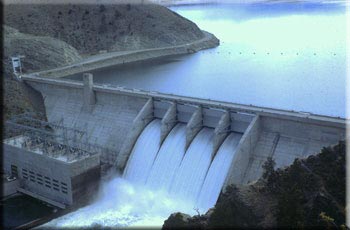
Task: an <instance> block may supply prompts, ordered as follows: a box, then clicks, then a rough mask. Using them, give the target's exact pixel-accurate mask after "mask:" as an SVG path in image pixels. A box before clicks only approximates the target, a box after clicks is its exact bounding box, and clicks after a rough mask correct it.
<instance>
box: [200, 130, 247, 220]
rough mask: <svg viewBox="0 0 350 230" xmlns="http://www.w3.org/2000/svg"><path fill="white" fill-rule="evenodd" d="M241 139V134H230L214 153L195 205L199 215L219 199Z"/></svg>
mask: <svg viewBox="0 0 350 230" xmlns="http://www.w3.org/2000/svg"><path fill="white" fill-rule="evenodd" d="M241 137H242V134H237V133H231V134H230V135H229V136H228V137H227V138H226V139H225V141H224V143H223V144H222V145H221V147H220V148H219V150H218V152H217V153H216V155H215V157H214V160H213V161H212V163H211V165H210V168H209V171H208V173H207V176H206V177H205V181H204V184H203V187H202V189H201V192H200V195H199V197H198V201H197V203H198V206H199V210H200V212H201V213H203V212H206V211H207V210H208V209H209V208H212V207H214V205H215V203H216V201H217V199H218V198H219V195H220V191H221V188H222V186H223V184H224V182H225V178H226V175H227V173H228V170H229V168H230V165H231V162H232V159H233V157H234V155H235V151H236V147H237V145H238V143H239V140H240V139H241Z"/></svg>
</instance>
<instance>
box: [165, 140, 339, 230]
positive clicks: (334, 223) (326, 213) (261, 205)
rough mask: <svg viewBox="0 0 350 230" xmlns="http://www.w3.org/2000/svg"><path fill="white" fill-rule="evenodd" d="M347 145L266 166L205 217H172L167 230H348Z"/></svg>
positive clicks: (230, 190) (230, 191)
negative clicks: (180, 229)
mask: <svg viewBox="0 0 350 230" xmlns="http://www.w3.org/2000/svg"><path fill="white" fill-rule="evenodd" d="M345 151H346V145H345V142H344V141H342V142H339V144H338V145H336V146H333V147H327V148H323V149H322V151H321V152H320V153H319V154H317V155H311V156H309V157H308V158H306V159H302V160H300V159H296V160H295V161H294V163H293V164H292V165H291V166H289V167H287V168H284V169H277V170H274V169H273V166H274V162H273V160H271V159H270V160H268V161H267V162H266V163H265V164H264V167H265V173H264V175H263V177H262V178H261V179H260V180H258V181H257V182H255V183H252V184H248V185H243V186H229V187H228V188H227V190H226V192H225V193H222V194H221V195H220V197H219V200H218V202H217V204H216V205H215V207H214V208H213V209H211V210H209V211H208V212H207V213H206V214H204V215H197V216H193V217H190V216H187V215H185V214H182V213H174V214H172V215H171V216H170V217H169V218H168V219H167V220H166V221H165V222H164V225H163V229H174V228H176V227H196V228H201V229H211V228H217V227H226V228H227V227H239V228H282V227H294V228H309V227H321V228H323V229H326V228H334V227H336V228H343V229H345V172H346V166H345V158H346V154H345Z"/></svg>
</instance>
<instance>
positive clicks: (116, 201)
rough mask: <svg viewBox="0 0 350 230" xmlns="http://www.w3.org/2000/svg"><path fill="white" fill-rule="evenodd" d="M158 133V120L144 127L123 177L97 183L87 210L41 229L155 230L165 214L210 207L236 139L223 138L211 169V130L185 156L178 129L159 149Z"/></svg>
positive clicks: (203, 132)
mask: <svg viewBox="0 0 350 230" xmlns="http://www.w3.org/2000/svg"><path fill="white" fill-rule="evenodd" d="M160 129H161V123H160V121H159V120H154V121H152V122H151V123H150V124H149V125H148V126H146V128H145V129H144V130H143V132H142V133H141V135H140V136H139V138H138V140H137V142H136V144H135V146H134V148H133V150H132V154H131V155H130V158H129V160H128V163H127V167H126V170H125V172H124V175H123V177H120V176H114V178H113V179H111V180H109V181H107V182H103V183H102V184H103V186H102V187H101V188H100V191H99V194H98V197H97V198H96V200H95V201H94V202H93V203H92V204H91V205H88V206H86V207H83V208H81V209H79V210H77V211H75V212H73V213H69V214H67V215H65V216H62V217H60V218H57V219H55V220H52V221H51V222H49V223H47V224H45V225H44V226H43V227H99V226H108V227H126V226H128V227H141V226H143V227H144V226H151V227H154V228H161V226H162V225H163V223H164V220H166V219H167V218H168V217H169V215H170V214H171V213H174V212H184V213H187V214H189V215H195V214H196V211H195V208H197V207H200V210H201V213H204V212H205V211H206V210H207V209H208V208H210V207H212V206H214V204H215V202H216V200H217V198H218V195H219V193H220V190H221V186H222V184H223V182H224V180H225V177H226V174H227V171H228V168H229V165H230V162H231V160H232V158H233V154H234V151H235V148H236V145H237V143H238V141H239V139H240V137H241V135H239V134H231V135H229V137H228V138H226V140H225V141H224V143H223V145H222V146H221V147H220V148H219V150H218V153H217V154H216V156H215V158H214V161H213V162H212V163H211V159H212V150H213V145H212V141H213V134H214V132H213V129H210V128H202V130H201V131H200V132H199V133H198V134H197V135H196V137H195V138H194V140H193V141H192V143H191V145H190V146H189V148H188V150H187V151H186V153H184V151H185V143H186V126H185V125H184V124H177V125H176V126H175V127H174V128H173V129H172V130H171V132H170V133H169V135H168V136H167V138H166V139H165V140H164V142H163V144H162V146H161V148H160V149H159V140H160ZM158 150H159V151H158ZM209 166H210V168H209ZM208 170H209V171H208ZM206 175H207V178H206ZM146 182H147V183H146ZM202 187H203V189H204V190H205V191H203V192H202V193H201V192H200V191H201V188H202ZM200 194H201V195H200ZM198 197H199V198H198ZM196 201H198V202H196Z"/></svg>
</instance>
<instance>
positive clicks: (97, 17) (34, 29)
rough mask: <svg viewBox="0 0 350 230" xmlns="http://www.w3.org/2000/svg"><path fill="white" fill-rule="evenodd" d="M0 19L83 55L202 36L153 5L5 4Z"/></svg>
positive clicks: (185, 21)
mask: <svg viewBox="0 0 350 230" xmlns="http://www.w3.org/2000/svg"><path fill="white" fill-rule="evenodd" d="M97 2H98V1H97ZM4 16H5V17H4V18H5V21H4V22H5V24H6V25H8V26H11V27H13V28H16V29H18V30H19V31H20V32H22V33H28V34H32V35H36V36H49V37H52V38H57V39H60V40H62V41H64V42H66V43H68V44H69V45H71V46H73V47H74V48H75V49H77V50H78V51H79V53H84V54H85V53H88V54H90V53H97V52H98V51H100V50H107V51H119V50H135V49H145V48H155V47H164V46H169V45H179V44H184V43H188V42H191V41H194V40H197V39H200V38H202V37H203V36H204V35H203V33H202V31H201V30H200V29H199V28H198V27H197V26H196V24H194V23H193V22H191V21H189V20H187V19H185V18H183V17H181V16H180V15H178V14H176V13H174V12H172V11H170V10H168V9H167V8H165V7H163V6H159V5H154V4H105V5H104V4H86V5H84V4H57V5H53V4H33V5H30V7H28V5H27V4H9V5H5V10H4Z"/></svg>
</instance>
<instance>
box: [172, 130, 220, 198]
mask: <svg viewBox="0 0 350 230" xmlns="http://www.w3.org/2000/svg"><path fill="white" fill-rule="evenodd" d="M213 134H214V132H213V129H209V128H202V130H201V131H200V132H199V133H198V134H197V136H196V137H195V138H194V139H193V141H192V143H191V145H190V147H189V148H188V150H187V151H186V153H185V157H184V159H183V160H182V162H181V165H180V167H179V169H178V171H177V172H176V175H175V177H174V181H173V183H172V187H171V190H170V193H171V194H173V195H174V196H176V197H177V198H179V199H183V200H187V201H188V202H189V203H193V204H194V202H193V201H195V200H196V198H197V196H198V194H199V192H200V189H201V187H202V183H203V181H204V178H205V175H206V173H207V170H208V168H209V165H210V161H211V153H212V150H213V144H212V138H213ZM194 205H195V204H194Z"/></svg>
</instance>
